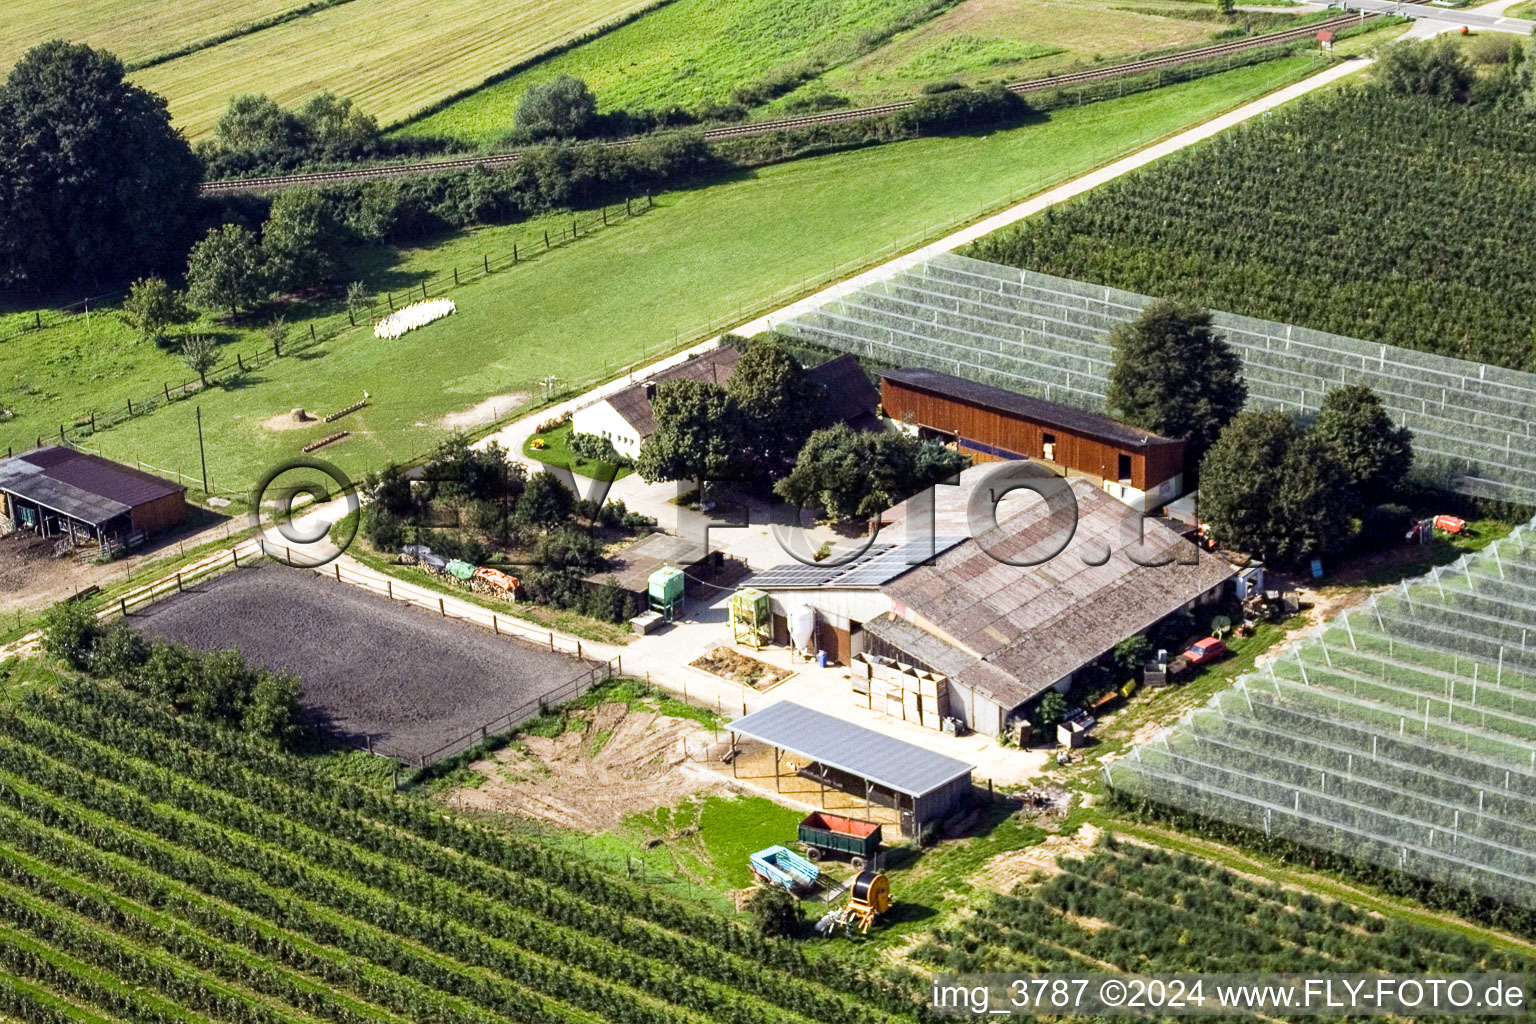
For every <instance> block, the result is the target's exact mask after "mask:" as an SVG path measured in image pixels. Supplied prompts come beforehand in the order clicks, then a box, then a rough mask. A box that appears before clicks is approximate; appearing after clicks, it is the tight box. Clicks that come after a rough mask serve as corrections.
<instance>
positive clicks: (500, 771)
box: [448, 703, 729, 833]
mask: <svg viewBox="0 0 1536 1024" xmlns="http://www.w3.org/2000/svg"><path fill="white" fill-rule="evenodd" d="M571 725H572V726H573V727H572V728H568V729H567V730H566V731H565V732H563V733H561V734H560V735H559V736H556V737H553V738H549V737H545V736H525V737H523V738H522V739H521V740H520V741H519V742H518V743H517V744H516V745H514V746H510V747H506V748H504V749H502V750H499V751H497V752H496V754H495V755H494V756H493V757H489V758H486V759H485V760H483V761H477V762H475V763H474V764H473V765H471V766H470V767H471V769H472V770H473V771H475V772H477V773H479V774H480V775H483V776H485V777H486V781H485V782H483V783H481V784H480V785H479V786H477V787H475V788H472V789H459V790H455V791H454V792H453V793H451V794H450V795H449V797H448V803H449V805H450V806H453V807H456V808H459V809H463V810H475V811H494V812H499V813H510V814H518V815H522V816H524V817H528V818H535V819H538V820H540V821H546V822H551V823H553V824H556V825H560V826H562V827H565V828H573V829H576V830H578V831H581V832H588V833H595V832H606V831H609V830H611V829H614V828H617V827H618V826H619V825H620V824H621V823H622V822H623V821H624V819H626V818H628V817H629V816H631V815H634V814H640V813H644V812H647V811H652V810H654V809H655V808H657V807H664V806H670V805H671V804H674V803H676V802H677V801H678V800H680V799H682V798H683V797H685V796H687V795H689V794H691V793H700V792H707V793H723V792H726V791H727V790H728V789H729V786H728V785H727V781H726V780H725V779H724V778H722V777H721V776H720V775H718V774H716V773H715V772H712V771H710V770H709V769H708V768H704V767H702V766H699V765H696V764H693V763H692V762H691V761H689V760H688V759H687V758H685V757H684V754H683V742H684V740H686V741H687V743H688V750H689V752H690V753H691V754H692V756H693V757H699V756H701V753H702V751H703V750H704V748H705V746H706V745H707V744H708V743H709V740H710V731H709V730H708V729H706V728H704V727H702V726H700V725H699V724H698V723H697V722H690V721H687V720H686V719H681V718H671V717H668V716H666V715H662V714H659V713H657V712H654V711H646V710H638V709H635V708H632V707H630V706H629V705H627V704H620V703H611V704H601V705H599V706H598V707H596V708H593V709H592V710H591V711H586V712H582V713H581V716H580V718H573V719H572V721H571ZM721 742H722V743H723V742H725V741H724V740H723V739H722V740H721Z"/></svg>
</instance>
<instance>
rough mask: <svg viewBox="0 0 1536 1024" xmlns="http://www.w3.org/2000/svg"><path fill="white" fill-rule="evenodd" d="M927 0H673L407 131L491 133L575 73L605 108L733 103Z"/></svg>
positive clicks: (832, 56) (842, 56) (833, 55)
mask: <svg viewBox="0 0 1536 1024" xmlns="http://www.w3.org/2000/svg"><path fill="white" fill-rule="evenodd" d="M928 4H929V0H845V2H843V3H836V4H829V3H824V2H822V0H740V2H736V3H729V4H723V3H718V2H715V0H672V2H671V3H669V4H667V5H666V6H665V7H662V8H660V9H659V10H656V11H653V12H651V13H650V14H647V15H646V16H645V17H643V18H640V19H639V20H637V21H634V22H631V23H630V24H628V25H625V26H624V27H622V28H620V29H617V30H615V31H613V32H610V33H608V34H606V35H603V36H600V37H599V38H597V39H594V40H592V41H591V42H588V43H585V44H583V45H581V46H578V47H576V48H574V49H572V50H570V51H569V52H567V53H563V54H560V55H559V56H556V57H553V58H551V59H549V60H545V61H540V62H539V63H538V64H537V65H536V66H534V67H531V68H529V69H528V70H526V71H524V72H522V73H520V74H517V75H513V76H512V77H510V78H507V79H505V80H503V81H501V82H497V83H496V84H495V85H492V86H489V87H487V88H485V89H482V90H480V91H478V92H476V93H474V94H472V95H470V96H467V97H465V98H464V99H462V100H459V101H458V102H456V103H454V104H452V105H451V106H448V107H446V108H444V109H443V110H441V111H439V112H437V113H435V114H432V115H431V116H429V117H426V118H424V119H422V120H420V121H418V122H416V123H414V124H412V125H411V126H410V127H409V128H408V129H407V130H408V131H409V132H411V133H413V134H427V135H452V136H455V137H458V138H462V139H469V140H473V141H491V140H493V139H496V138H498V137H499V136H501V135H504V134H506V132H507V131H508V129H509V127H510V126H511V123H512V114H513V112H514V111H515V110H516V109H517V104H518V101H519V100H520V99H521V98H522V95H523V93H524V92H525V91H527V89H528V87H529V86H530V85H535V84H537V83H539V82H544V81H548V80H549V79H551V78H553V77H554V76H555V75H559V74H568V75H575V76H577V77H578V78H581V79H583V80H585V81H586V82H587V84H588V85H590V86H591V87H592V89H593V91H594V92H595V93H596V94H597V98H598V105H599V107H601V108H602V109H605V110H612V109H620V108H652V107H664V106H668V105H671V104H674V103H675V104H681V105H683V106H693V105H695V104H698V103H701V102H704V101H712V102H722V103H723V102H729V101H730V98H731V91H732V90H733V89H735V88H737V87H738V86H743V85H747V84H749V83H751V82H755V81H757V80H759V79H761V78H763V77H765V76H767V75H768V74H769V73H771V72H775V71H781V70H785V69H788V68H789V67H790V66H792V65H796V64H799V63H803V62H805V61H808V60H821V61H824V62H827V63H836V62H839V61H843V60H847V59H849V58H851V57H855V56H858V55H859V54H860V53H862V52H863V45H864V44H863V43H861V41H860V37H861V36H862V35H864V34H865V33H869V32H877V31H879V30H881V29H884V28H886V27H887V26H889V25H891V24H893V23H894V22H896V21H897V20H898V19H899V18H901V17H903V16H904V15H908V14H912V13H913V12H916V11H920V10H922V9H923V8H924V7H926V6H928Z"/></svg>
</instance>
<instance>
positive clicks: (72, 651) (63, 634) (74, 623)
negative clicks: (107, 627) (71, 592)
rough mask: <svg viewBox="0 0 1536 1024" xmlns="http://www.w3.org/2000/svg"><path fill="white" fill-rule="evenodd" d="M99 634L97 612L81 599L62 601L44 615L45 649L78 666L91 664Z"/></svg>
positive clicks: (83, 666)
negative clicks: (92, 652)
mask: <svg viewBox="0 0 1536 1024" xmlns="http://www.w3.org/2000/svg"><path fill="white" fill-rule="evenodd" d="M100 635H101V627H100V626H98V625H97V624H96V613H95V612H93V611H91V609H90V607H89V606H88V605H86V604H83V603H81V602H79V601H61V602H59V603H58V604H56V605H54V606H53V607H52V608H50V609H48V613H47V614H46V615H44V616H43V650H45V651H47V652H48V653H49V654H51V655H53V656H54V657H55V658H62V659H63V660H65V661H67V662H68V663H69V664H70V665H72V666H74V667H75V668H85V667H87V666H88V665H89V664H90V661H91V651H92V649H93V648H94V647H95V645H96V640H97V638H98V637H99V636H100Z"/></svg>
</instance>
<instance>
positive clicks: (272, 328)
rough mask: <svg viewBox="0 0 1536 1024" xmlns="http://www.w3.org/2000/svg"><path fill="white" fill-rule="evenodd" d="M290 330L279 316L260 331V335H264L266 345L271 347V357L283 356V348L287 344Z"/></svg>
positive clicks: (285, 321)
mask: <svg viewBox="0 0 1536 1024" xmlns="http://www.w3.org/2000/svg"><path fill="white" fill-rule="evenodd" d="M291 330H292V329H291V328H290V327H289V326H288V321H287V320H285V319H283V318H282V317H280V316H275V317H273V318H272V321H271V323H269V324H267V326H265V327H263V328H262V329H261V333H262V334H264V335H266V338H267V344H269V345H271V346H272V354H273V355H276V356H280V355H282V354H283V346H284V345H286V344H288V335H289V334H290V333H291Z"/></svg>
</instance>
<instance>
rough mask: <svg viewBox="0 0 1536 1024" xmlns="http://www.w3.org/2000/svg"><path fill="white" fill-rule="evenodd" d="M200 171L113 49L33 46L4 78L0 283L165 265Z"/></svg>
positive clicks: (50, 282)
mask: <svg viewBox="0 0 1536 1024" xmlns="http://www.w3.org/2000/svg"><path fill="white" fill-rule="evenodd" d="M201 176H202V168H201V165H200V164H199V163H198V160H197V158H196V157H194V156H193V155H192V150H191V148H190V147H188V145H187V142H186V140H185V139H183V138H182V137H181V134H180V133H179V132H178V131H176V129H174V128H172V127H171V118H170V114H169V112H168V111H167V109H166V104H165V100H163V99H162V98H160V97H159V96H156V95H155V94H154V93H151V92H147V91H145V90H144V89H140V88H139V87H137V86H134V85H131V84H129V83H128V82H127V81H125V80H124V78H123V65H122V62H121V61H119V60H118V59H117V58H116V57H114V56H112V55H111V54H110V53H105V52H103V51H100V50H94V49H92V48H91V47H89V46H84V45H80V44H77V43H66V42H63V41H60V40H55V41H54V42H49V43H43V44H41V45H39V46H35V47H33V48H32V49H31V50H29V51H28V52H27V53H26V55H25V56H23V57H22V58H21V60H20V61H19V62H17V64H16V66H15V67H14V68H12V69H11V73H10V75H9V76H7V78H6V79H5V82H4V84H3V85H0V286H12V287H18V288H24V289H29V290H37V289H43V288H51V287H58V286H61V285H66V284H70V283H75V282H79V283H90V284H95V283H97V282H105V281H110V280H123V279H125V278H127V277H131V276H133V275H135V274H139V273H144V272H146V271H152V270H164V269H169V268H171V267H172V266H174V265H175V264H176V262H177V261H178V260H179V258H180V256H181V254H182V253H183V252H184V251H185V246H186V242H187V232H188V228H189V224H190V220H189V217H190V214H191V211H192V210H193V209H194V207H195V205H196V201H197V185H198V181H199V179H200V178H201Z"/></svg>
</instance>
